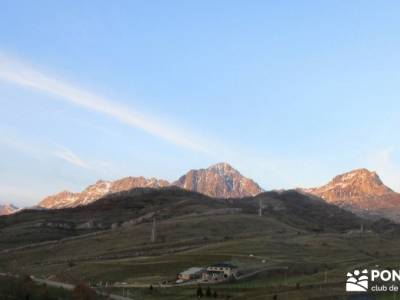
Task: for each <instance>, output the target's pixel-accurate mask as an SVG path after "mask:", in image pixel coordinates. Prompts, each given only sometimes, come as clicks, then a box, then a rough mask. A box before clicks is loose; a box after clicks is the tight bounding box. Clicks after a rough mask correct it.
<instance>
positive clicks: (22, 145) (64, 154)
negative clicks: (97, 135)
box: [0, 131, 114, 171]
mask: <svg viewBox="0 0 400 300" xmlns="http://www.w3.org/2000/svg"><path fill="white" fill-rule="evenodd" d="M0 145H5V146H6V147H9V148H12V149H13V150H15V151H18V152H19V153H22V154H23V155H26V156H28V157H31V158H33V159H35V160H39V161H46V160H48V159H49V158H51V157H55V158H58V159H61V160H63V161H64V162H66V163H68V164H71V165H73V166H75V167H79V168H83V169H87V170H92V171H100V170H108V171H111V170H112V169H113V167H114V166H113V165H112V163H110V162H107V161H95V160H85V159H83V158H81V157H80V155H78V154H77V153H75V152H74V151H72V150H71V149H69V148H67V147H65V146H62V145H54V146H43V145H39V144H37V143H35V142H34V141H30V140H28V139H26V138H24V139H22V138H21V137H19V136H18V135H16V134H12V135H11V134H10V133H8V135H7V136H6V135H5V134H2V132H1V131H0Z"/></svg>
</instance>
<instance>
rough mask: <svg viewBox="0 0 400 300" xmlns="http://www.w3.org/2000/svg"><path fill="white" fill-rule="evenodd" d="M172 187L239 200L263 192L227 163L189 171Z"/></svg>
mask: <svg viewBox="0 0 400 300" xmlns="http://www.w3.org/2000/svg"><path fill="white" fill-rule="evenodd" d="M173 185H176V186H178V187H181V188H183V189H187V190H191V191H195V192H199V193H202V194H205V195H208V196H211V197H218V198H241V197H247V196H254V195H257V194H259V193H261V192H263V189H262V188H260V186H259V185H258V184H257V183H255V182H254V181H253V180H251V179H249V178H246V177H244V176H243V175H241V174H240V173H239V171H237V170H236V169H234V168H233V167H232V166H230V165H229V164H227V163H218V164H215V165H212V166H210V167H208V168H207V169H198V170H190V171H189V172H188V173H186V174H185V175H183V176H182V177H180V178H179V179H178V180H177V181H175V182H174V183H173Z"/></svg>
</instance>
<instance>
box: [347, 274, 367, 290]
mask: <svg viewBox="0 0 400 300" xmlns="http://www.w3.org/2000/svg"><path fill="white" fill-rule="evenodd" d="M346 291H347V292H366V291H368V271H367V270H362V271H359V270H354V271H353V273H352V272H348V273H347V281H346Z"/></svg>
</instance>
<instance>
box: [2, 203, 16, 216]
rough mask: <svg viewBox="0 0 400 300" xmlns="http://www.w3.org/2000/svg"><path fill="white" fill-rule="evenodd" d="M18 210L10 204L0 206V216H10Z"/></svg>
mask: <svg viewBox="0 0 400 300" xmlns="http://www.w3.org/2000/svg"><path fill="white" fill-rule="evenodd" d="M17 210H18V207H16V206H14V205H12V204H0V216H4V215H11V214H13V213H15V212H16V211H17Z"/></svg>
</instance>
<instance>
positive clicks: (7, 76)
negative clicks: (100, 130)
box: [0, 53, 209, 153]
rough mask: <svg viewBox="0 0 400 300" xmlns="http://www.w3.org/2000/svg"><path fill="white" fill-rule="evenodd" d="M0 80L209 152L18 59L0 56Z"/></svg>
mask: <svg viewBox="0 0 400 300" xmlns="http://www.w3.org/2000/svg"><path fill="white" fill-rule="evenodd" d="M0 80H3V81H7V82H11V83H13V84H17V85H19V86H23V87H28V88H31V89H34V90H37V91H41V92H45V93H48V94H51V95H54V96H57V98H59V99H62V100H64V101H66V102H68V103H70V104H73V105H76V106H80V107H83V108H85V109H88V110H90V111H94V112H98V113H101V114H104V115H107V116H109V117H112V118H114V119H116V120H118V121H120V122H122V123H125V124H127V125H129V126H132V127H135V128H140V129H142V130H144V131H146V132H148V133H150V134H152V135H154V136H157V137H159V138H162V139H164V140H167V141H169V142H171V143H173V144H175V145H178V146H181V147H185V148H188V149H191V150H195V151H199V152H203V153H208V152H209V150H208V147H206V146H205V144H204V143H202V142H199V139H198V138H196V137H194V135H193V134H190V133H187V132H184V131H183V130H181V129H177V128H174V127H172V126H170V125H169V124H164V123H161V122H159V121H157V120H154V119H152V118H150V117H149V116H146V115H144V114H143V113H139V112H138V111H136V110H134V109H132V108H131V107H126V106H123V105H121V104H118V103H116V102H115V101H112V100H110V99H106V98H104V97H101V96H99V95H96V94H95V93H92V92H90V91H87V90H85V89H83V88H80V87H78V86H76V85H72V84H70V83H67V82H64V81H62V80H59V79H57V78H56V77H55V76H51V75H48V74H45V73H44V72H43V71H41V70H38V69H37V68H33V67H31V66H30V65H28V64H26V63H23V62H21V61H19V60H17V59H14V58H11V57H9V56H7V55H4V54H1V53H0Z"/></svg>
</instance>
